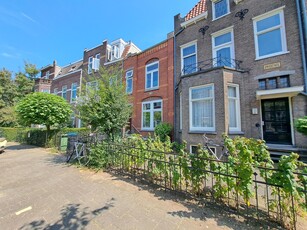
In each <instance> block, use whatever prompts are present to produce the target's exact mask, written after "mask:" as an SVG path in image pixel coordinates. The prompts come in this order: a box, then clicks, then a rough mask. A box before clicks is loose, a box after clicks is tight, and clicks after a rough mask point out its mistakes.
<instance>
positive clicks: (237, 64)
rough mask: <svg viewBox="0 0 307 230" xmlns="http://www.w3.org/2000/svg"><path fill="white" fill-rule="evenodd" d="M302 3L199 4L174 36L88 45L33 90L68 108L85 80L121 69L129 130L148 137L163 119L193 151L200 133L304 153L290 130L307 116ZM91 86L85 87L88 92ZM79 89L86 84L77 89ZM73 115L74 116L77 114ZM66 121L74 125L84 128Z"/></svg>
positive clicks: (208, 0) (46, 71) (179, 20)
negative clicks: (144, 43)
mask: <svg viewBox="0 0 307 230" xmlns="http://www.w3.org/2000/svg"><path fill="white" fill-rule="evenodd" d="M306 5H307V1H306V0H270V1H267V0H200V1H199V2H198V3H197V4H196V5H195V6H194V7H193V8H192V9H191V10H190V11H189V13H188V14H187V15H185V16H184V17H182V16H181V15H180V14H178V15H176V16H175V17H174V31H173V32H171V33H169V34H168V35H167V36H166V39H165V40H164V41H162V42H160V43H159V44H156V45H154V46H152V47H150V48H148V49H146V50H143V51H141V50H140V49H139V48H138V47H137V46H136V45H135V44H134V43H132V42H126V41H124V40H123V39H118V40H116V41H113V42H111V43H108V41H106V40H105V41H103V42H102V44H100V45H98V46H96V47H94V48H91V49H85V50H84V52H83V57H82V58H81V59H80V60H78V61H75V62H73V63H70V64H69V65H67V66H63V67H61V66H58V65H57V63H56V61H54V62H53V63H52V64H50V65H48V66H46V67H43V68H42V69H41V77H40V78H38V79H36V90H37V91H42V92H50V93H53V94H56V95H58V96H62V97H64V98H65V99H67V100H68V101H69V102H70V103H71V104H72V106H74V103H75V101H76V98H77V92H78V90H80V88H81V85H82V84H81V83H82V81H84V78H85V76H88V75H92V74H95V71H96V70H97V69H98V68H99V66H106V67H107V66H108V65H112V64H114V63H121V64H122V65H121V66H122V68H123V73H124V76H123V81H124V82H125V84H126V92H127V94H129V95H131V99H132V101H133V115H132V117H131V119H130V128H129V129H130V132H131V133H140V134H142V135H144V136H147V135H148V133H151V132H153V131H154V128H155V126H156V125H157V124H159V123H160V122H168V123H171V124H172V125H173V126H174V133H173V136H174V139H175V140H176V141H182V140H186V141H187V144H188V148H189V149H190V151H191V152H194V151H195V146H196V145H197V144H198V143H202V142H203V139H202V136H203V134H204V133H205V134H206V135H207V136H208V137H210V138H212V139H215V141H216V142H220V141H221V139H222V134H223V133H227V134H228V135H229V136H231V137H235V136H246V137H253V138H261V139H264V140H265V141H266V142H267V143H268V145H269V147H270V149H271V152H272V153H274V152H275V153H277V152H278V153H280V152H284V151H292V150H295V151H301V153H302V154H303V152H304V151H303V150H304V149H307V142H306V137H304V136H303V135H302V134H300V133H298V132H297V131H296V130H295V128H294V122H295V120H296V119H297V118H300V117H302V116H305V115H306V114H307V113H306V111H307V97H306V96H307V94H306V92H307V91H306V88H307V66H306V59H307V42H306V41H307V28H306ZM95 84H97V83H96V82H95V81H87V83H86V84H85V86H84V87H86V86H94V85H95ZM82 87H83V86H82ZM76 112H77V111H76ZM81 123H82V122H81V121H80V120H78V119H77V118H76V117H75V116H72V125H73V126H75V127H80V126H81V125H82V124H81Z"/></svg>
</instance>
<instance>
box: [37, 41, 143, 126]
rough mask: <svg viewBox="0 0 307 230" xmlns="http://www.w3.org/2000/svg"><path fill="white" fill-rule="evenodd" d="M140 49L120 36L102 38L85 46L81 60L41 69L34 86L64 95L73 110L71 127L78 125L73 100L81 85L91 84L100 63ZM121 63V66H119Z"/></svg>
mask: <svg viewBox="0 0 307 230" xmlns="http://www.w3.org/2000/svg"><path fill="white" fill-rule="evenodd" d="M138 52H140V49H139V48H138V47H137V46H136V45H134V44H133V43H132V42H125V41H124V40H122V39H118V40H115V41H113V42H111V43H110V44H108V42H107V41H106V40H105V41H103V42H102V43H101V44H100V45H98V46H96V47H93V48H90V49H84V52H83V57H82V59H81V60H79V61H76V62H73V63H70V64H69V65H66V66H63V67H60V66H57V64H56V62H55V61H54V63H53V65H48V66H46V67H43V68H42V69H41V77H40V78H38V79H36V84H35V88H36V89H37V90H36V91H39V92H48V93H53V94H56V95H58V96H61V97H63V98H65V99H66V100H67V101H68V102H69V103H70V104H71V105H72V109H73V111H74V113H73V114H72V116H71V126H72V127H81V126H82V123H81V120H80V119H78V118H77V113H78V111H77V110H76V108H75V107H76V100H77V96H78V93H79V92H80V90H81V89H82V87H88V86H91V87H94V86H96V85H97V81H96V78H97V77H99V75H98V74H95V73H97V72H98V70H99V68H100V66H106V67H107V66H109V65H112V64H114V63H118V62H122V61H123V60H124V58H125V57H126V56H127V55H129V54H134V53H138ZM120 66H122V65H120Z"/></svg>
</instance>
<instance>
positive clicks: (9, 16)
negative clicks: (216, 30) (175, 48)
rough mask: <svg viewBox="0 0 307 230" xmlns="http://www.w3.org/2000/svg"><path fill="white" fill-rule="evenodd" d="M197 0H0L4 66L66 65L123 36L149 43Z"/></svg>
mask: <svg viewBox="0 0 307 230" xmlns="http://www.w3.org/2000/svg"><path fill="white" fill-rule="evenodd" d="M197 2H198V0H155V1H142V0H130V1H125V0H121V1H114V0H113V1H110V0H109V1H106V0H74V1H73V0H43V1H39V0H27V1H22V0H19V1H18V0H10V1H5V0H0V68H1V69H2V68H3V67H5V68H6V69H8V70H11V71H13V72H16V71H19V70H23V66H24V61H27V62H30V63H33V64H36V65H37V67H38V68H41V67H43V66H45V65H48V64H51V63H52V61H53V60H54V59H56V60H57V62H58V64H59V65H62V66H63V65H66V64H69V63H70V62H73V61H76V60H79V59H81V58H82V54H83V50H84V48H92V47H94V46H96V45H99V44H100V43H102V41H103V40H105V39H107V40H108V41H113V40H115V39H118V38H123V39H124V40H125V41H130V40H131V41H132V42H134V43H135V44H136V45H137V46H138V47H139V48H140V49H142V50H143V49H146V48H149V47H150V46H152V45H154V44H156V43H159V42H161V41H163V40H164V39H166V35H167V33H168V32H171V31H173V17H174V16H175V15H176V14H178V13H180V14H181V15H182V16H184V15H185V14H187V13H188V12H189V10H190V9H192V7H193V6H194V5H195V4H196V3H197Z"/></svg>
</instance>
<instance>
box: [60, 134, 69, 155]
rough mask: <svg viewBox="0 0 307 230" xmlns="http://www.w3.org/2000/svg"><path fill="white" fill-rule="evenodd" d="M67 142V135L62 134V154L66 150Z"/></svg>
mask: <svg viewBox="0 0 307 230" xmlns="http://www.w3.org/2000/svg"><path fill="white" fill-rule="evenodd" d="M67 140H68V137H67V134H62V135H61V142H60V151H61V152H62V151H63V152H64V151H66V149H67Z"/></svg>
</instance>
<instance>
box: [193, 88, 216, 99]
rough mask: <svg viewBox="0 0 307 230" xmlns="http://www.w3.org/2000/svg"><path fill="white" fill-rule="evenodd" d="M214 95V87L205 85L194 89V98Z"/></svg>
mask: <svg viewBox="0 0 307 230" xmlns="http://www.w3.org/2000/svg"><path fill="white" fill-rule="evenodd" d="M207 97H212V87H210V86H209V87H204V88H198V89H193V90H192V99H201V98H207Z"/></svg>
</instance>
